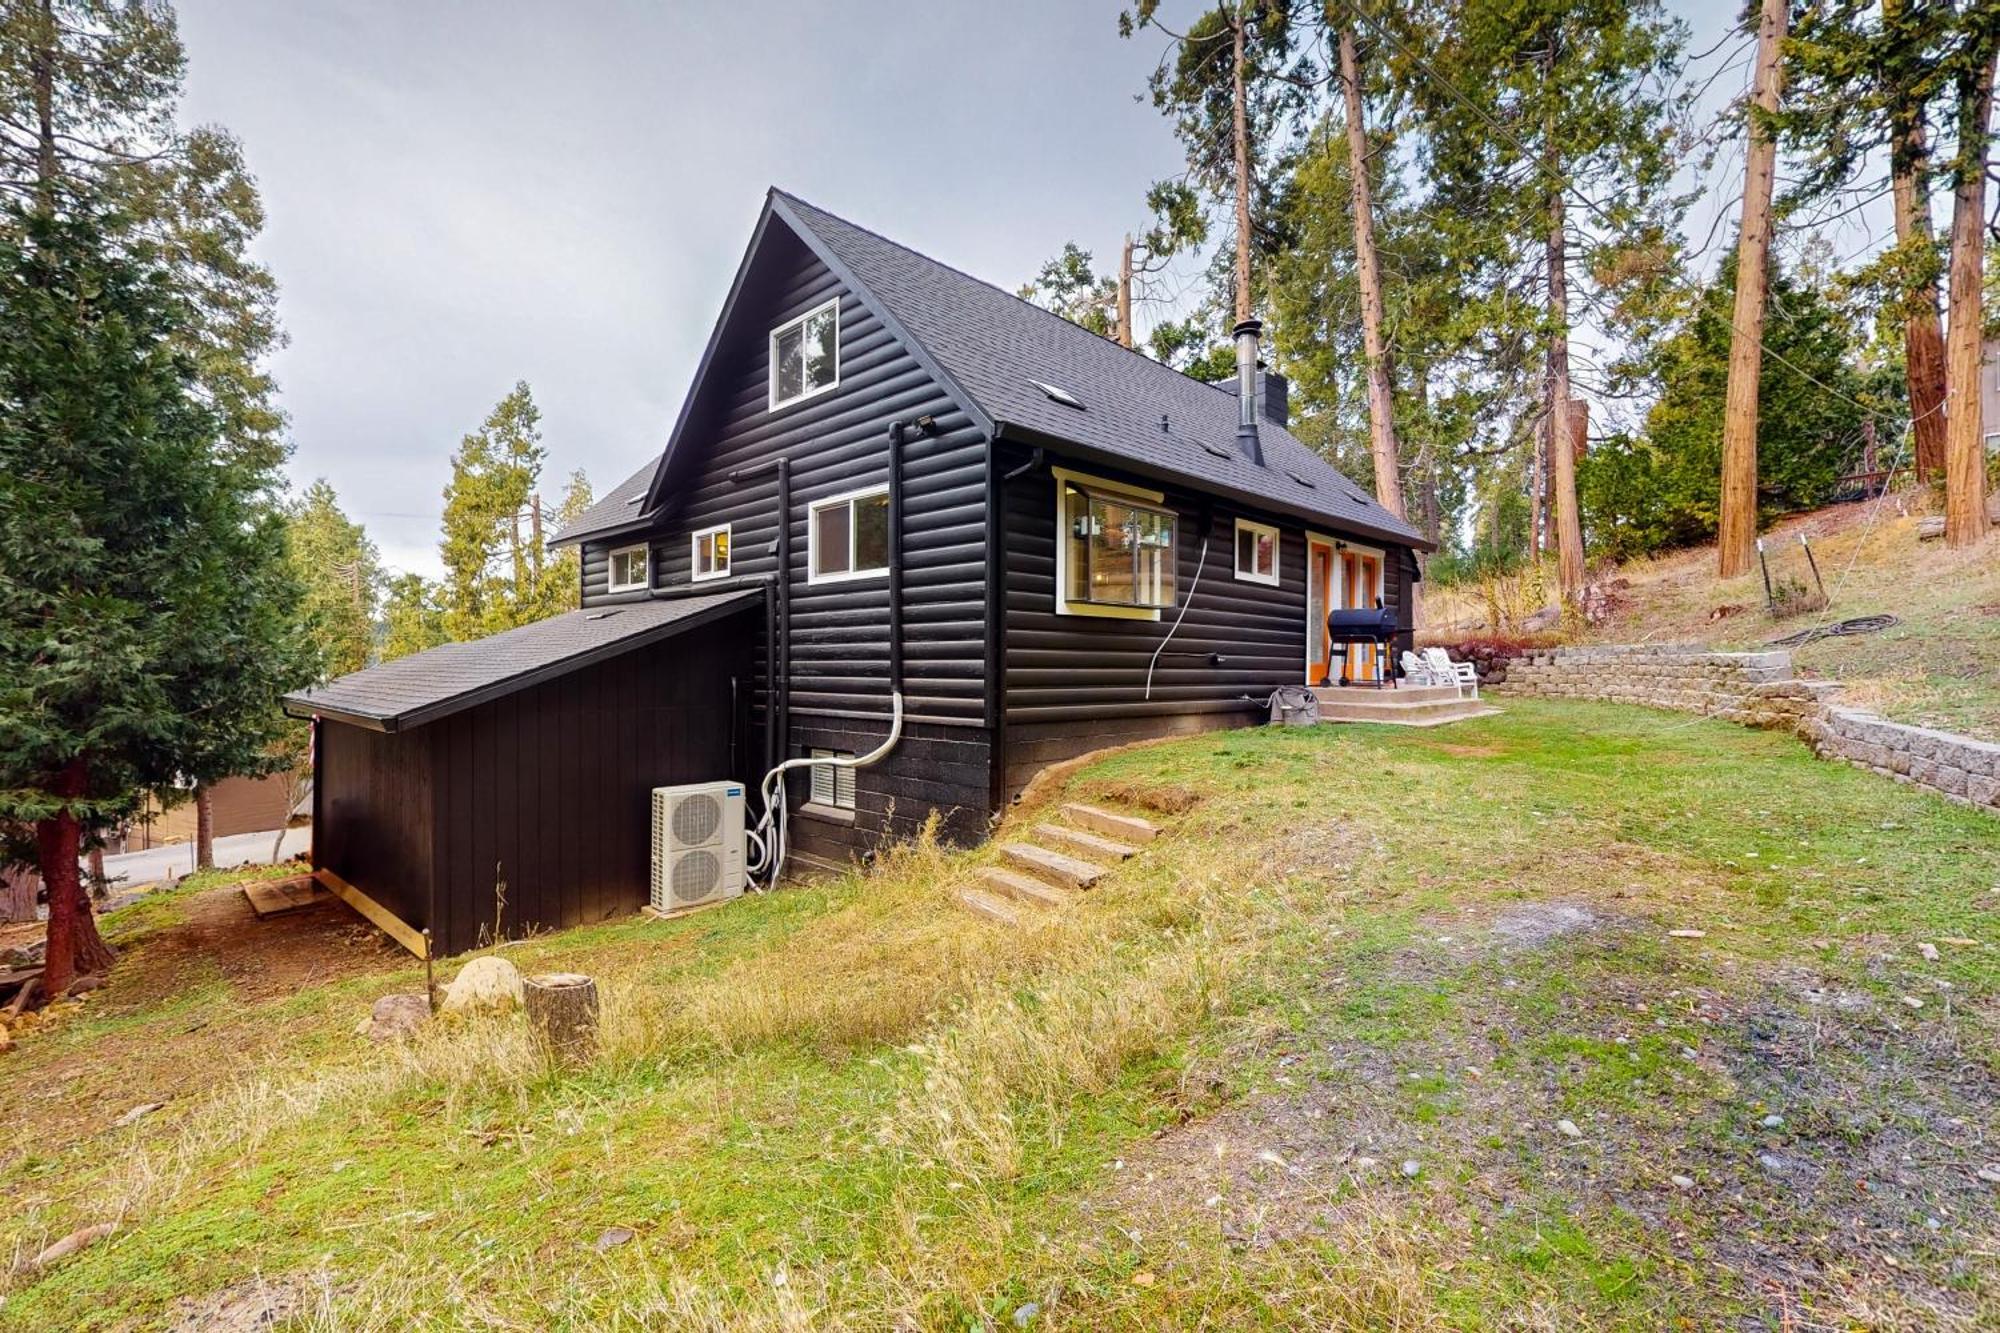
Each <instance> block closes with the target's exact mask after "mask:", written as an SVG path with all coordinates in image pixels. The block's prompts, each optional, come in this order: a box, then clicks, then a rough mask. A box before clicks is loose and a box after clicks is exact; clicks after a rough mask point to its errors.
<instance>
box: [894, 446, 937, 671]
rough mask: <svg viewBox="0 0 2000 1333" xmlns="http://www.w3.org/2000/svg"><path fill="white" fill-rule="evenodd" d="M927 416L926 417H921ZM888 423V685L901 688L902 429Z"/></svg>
mask: <svg viewBox="0 0 2000 1333" xmlns="http://www.w3.org/2000/svg"><path fill="white" fill-rule="evenodd" d="M924 420H928V418H924ZM905 429H906V428H905V426H904V424H903V423H902V422H900V421H892V422H890V423H889V688H890V689H891V690H894V691H897V692H898V693H900V692H901V691H902V688H903V432H904V430H905Z"/></svg>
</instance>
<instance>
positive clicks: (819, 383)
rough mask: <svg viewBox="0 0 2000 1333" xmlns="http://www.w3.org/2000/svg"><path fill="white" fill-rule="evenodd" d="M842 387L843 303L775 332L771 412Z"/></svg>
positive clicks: (819, 309) (815, 311) (811, 313)
mask: <svg viewBox="0 0 2000 1333" xmlns="http://www.w3.org/2000/svg"><path fill="white" fill-rule="evenodd" d="M839 384H840V299H839V298H838V297H835V298H834V299H833V300H831V301H828V302H827V303H826V304H825V305H822V306H815V307H814V308H813V309H811V310H808V311H807V312H806V313H805V314H803V315H800V316H799V317H798V318H797V319H795V320H793V321H792V322H791V323H789V324H780V325H779V326H778V327H777V328H775V329H772V330H771V408H772V410H773V411H775V410H776V409H778V408H780V407H783V406H785V404H787V403H796V402H799V401H801V400H803V399H806V398H810V397H812V396H813V395H814V394H818V393H825V392H826V391H827V390H828V389H832V388H836V387H838V386H839Z"/></svg>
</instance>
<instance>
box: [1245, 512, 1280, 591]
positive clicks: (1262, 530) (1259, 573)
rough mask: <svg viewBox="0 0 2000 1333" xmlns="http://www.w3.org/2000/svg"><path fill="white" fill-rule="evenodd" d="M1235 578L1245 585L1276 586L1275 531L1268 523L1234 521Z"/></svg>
mask: <svg viewBox="0 0 2000 1333" xmlns="http://www.w3.org/2000/svg"><path fill="white" fill-rule="evenodd" d="M1236 577H1237V578H1239V579H1241V580H1243V582H1245V583H1268V584H1270V585H1271V586H1272V587H1274V588H1275V587H1277V586H1278V530H1277V529H1276V528H1274V527H1272V526H1271V525H1270V524H1268V523H1252V522H1251V521H1250V520H1249V519H1247V518H1239V519H1237V520H1236Z"/></svg>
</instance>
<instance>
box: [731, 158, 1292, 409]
mask: <svg viewBox="0 0 2000 1333" xmlns="http://www.w3.org/2000/svg"><path fill="white" fill-rule="evenodd" d="M771 193H772V194H775V195H777V196H779V197H780V198H782V199H786V200H788V201H790V202H791V203H794V204H797V205H798V206H800V207H801V208H808V209H811V210H812V211H813V212H815V213H819V214H823V215H824V216H826V217H829V218H832V219H833V220H834V221H835V222H838V223H839V224H840V225H842V226H843V227H852V228H854V230H856V231H858V232H860V233H862V234H863V235H864V236H872V237H874V238H875V239H876V240H878V241H880V242H882V244H884V245H886V246H889V247H891V248H892V249H896V250H900V251H902V252H903V253H904V254H906V255H914V256H916V257H917V258H918V259H921V260H923V261H924V262H925V263H926V264H934V265H936V266H937V267H939V268H941V269H943V270H945V271H946V272H947V273H956V274H957V275H958V276H959V277H961V278H964V279H965V280H966V281H967V282H976V283H978V284H979V285H980V286H981V287H986V288H989V289H991V290H993V291H996V292H998V293H1000V295H1002V296H1004V297H1006V298H1008V299H1009V300H1011V301H1016V302H1019V303H1020V304H1021V305H1022V306H1025V307H1026V308H1027V309H1029V310H1032V311H1034V312H1035V313H1036V314H1038V315H1045V316H1047V317H1048V318H1050V319H1053V320H1057V321H1059V322H1060V323H1063V324H1067V325H1069V326H1070V327H1071V328H1073V329H1076V330H1079V331H1080V332H1083V333H1087V334H1089V335H1090V336H1091V337H1093V338H1095V339H1097V340H1098V341H1099V342H1101V343H1103V344H1104V345H1105V346H1107V347H1115V348H1117V349H1118V350H1119V351H1121V352H1123V353H1125V354H1126V355H1128V356H1135V357H1138V358H1139V359H1140V360H1141V361H1143V362H1145V363H1146V364H1147V365H1149V366H1157V367H1158V368H1159V369H1161V370H1164V371H1168V372H1170V373H1172V374H1175V375H1179V376H1180V377H1181V378H1182V379H1184V380H1186V381H1187V382H1188V383H1190V384H1199V385H1201V387H1202V388H1204V389H1210V390H1213V391H1214V392H1216V393H1222V394H1228V393H1229V390H1227V389H1225V388H1223V387H1222V386H1220V385H1217V384H1211V383H1209V382H1208V381H1207V380H1200V379H1196V378H1195V377H1194V376H1192V375H1190V374H1188V373H1187V372H1186V371H1184V370H1180V369H1177V368H1176V367H1174V366H1170V365H1168V364H1167V363H1166V362H1164V361H1162V360H1160V359H1159V358H1158V357H1156V356H1149V355H1147V354H1146V353H1145V352H1142V351H1140V350H1139V349H1138V348H1136V347H1127V346H1126V345H1125V344H1124V343H1122V342H1119V341H1118V340H1117V339H1116V338H1111V337H1107V336H1105V335H1104V334H1102V333H1099V332H1098V331H1097V330H1096V329H1092V328H1086V327H1085V326H1084V325H1082V324H1079V323H1077V322H1076V321H1075V320H1073V319H1070V318H1068V317H1066V316H1063V315H1059V314H1057V313H1056V312H1055V311H1053V310H1051V309H1049V308H1048V307H1047V306H1043V305H1036V304H1035V303H1034V302H1033V301H1030V300H1029V299H1028V298H1027V297H1025V296H1023V295H1021V294H1020V293H1019V292H1010V291H1008V290H1007V289H1006V288H1005V287H1002V286H1001V285H1000V284H999V283H997V282H989V281H987V280H986V279H985V278H982V277H980V276H979V275H978V274H976V273H968V272H966V271H965V270H964V269H962V268H960V267H958V266H957V265H956V264H947V263H945V262H944V261H943V260H942V259H938V258H935V257H934V256H931V255H927V254H925V253H924V252H923V251H921V250H918V249H915V248H914V247H911V246H908V245H905V244H903V243H902V242H901V241H899V240H897V239H895V238H894V237H893V236H884V235H883V234H882V233H881V232H879V231H876V230H875V229H874V228H873V227H864V226H863V225H861V224H860V223H859V222H856V221H854V220H853V219H852V218H847V217H842V216H841V215H840V214H838V213H836V212H834V211H833V210H832V209H830V208H821V207H820V206H819V205H818V204H815V203H813V202H812V201H811V200H810V199H801V198H800V197H799V196H797V195H795V194H793V193H792V192H791V191H790V190H783V189H780V188H778V187H777V186H775V185H773V186H772V187H771ZM1230 396H1231V397H1234V396H1235V395H1234V394H1230ZM1278 429H1280V430H1282V431H1285V432H1286V433H1287V434H1290V433H1291V428H1290V427H1289V426H1283V425H1280V426H1279V427H1278ZM1293 438H1294V439H1296V438H1297V437H1296V436H1294V437H1293ZM1302 443H1303V441H1302Z"/></svg>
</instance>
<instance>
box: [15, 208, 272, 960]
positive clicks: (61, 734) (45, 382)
mask: <svg viewBox="0 0 2000 1333" xmlns="http://www.w3.org/2000/svg"><path fill="white" fill-rule="evenodd" d="M70 211H71V213H72V214H78V215H77V216H70V217H66V218H62V219H57V218H52V217H49V216H46V215H42V216H22V215H20V214H19V213H18V212H17V213H15V214H14V215H12V216H10V217H9V218H7V220H6V225H5V226H4V227H0V822H4V821H15V822H18V823H25V824H32V825H33V826H34V830H35V838H36V845H37V852H38V858H37V859H38V862H39V868H40V871H41V875H42V879H43V882H44V884H45V885H46V886H47V889H48V895H49V925H48V954H47V963H46V967H47V971H46V974H45V978H44V984H45V986H46V988H47V991H48V992H49V993H51V994H59V993H61V991H62V990H63V989H64V988H65V987H66V986H67V985H68V984H69V982H70V980H71V979H72V978H73V977H74V976H76V975H77V974H78V973H80V972H94V971H101V970H102V969H103V968H105V967H106V966H108V965H109V963H110V962H111V951H110V949H109V948H108V947H107V946H106V945H105V943H104V941H103V939H102V937H101V936H100V935H99V934H98V932H97V928H96V924H95V921H94V919H93V917H92V914H91V908H90V903H89V900H88V897H87V895H86V893H85V892H84V889H83V887H82V885H81V884H80V883H79V875H78V869H77V856H78V852H79V849H80V845H81V843H82V841H83V840H84V837H85V835H86V833H87V832H88V830H90V829H91V828H93V827H96V826H100V825H102V824H103V823H105V822H107V821H109V820H110V819H112V818H115V817H116V816H118V815H120V814H122V813H123V812H125V811H127V810H129V809H130V807H131V805H132V802H133V799H134V793H136V792H140V791H144V790H149V789H152V790H157V789H162V788H165V787H168V786H170V785H171V784H172V783H173V782H174V781H175V780H176V779H177V778H180V777H182V776H184V775H191V776H195V777H197V778H200V777H203V776H210V775H213V774H215V773H217V772H219V771H240V770H235V769H230V768H229V766H230V765H231V764H234V763H237V762H238V761H239V760H242V759H243V758H244V757H245V756H246V755H248V756H252V757H253V758H254V756H255V754H256V753H258V752H260V751H261V750H262V748H263V747H264V746H265V745H266V744H268V742H269V741H270V739H271V738H272V736H273V734H274V731H275V726H276V717H277V710H276V708H275V707H274V703H275V700H276V697H277V696H278V695H279V694H280V693H282V692H283V691H284V690H286V689H289V688H292V687H294V686H297V685H300V684H303V683H304V678H303V673H302V672H301V671H300V669H299V668H300V655H299V653H298V651H297V644H298V637H297V635H296V632H295V631H296V623H295V621H294V619H293V617H292V614H291V608H292V605H293V603H294V601H295V600H296V589H295V587H293V586H292V584H291V582H290V580H289V577H288V572H287V569H286V566H285V563H284V560H283V558H282V556H283V546H282V528H281V524H280V521H279V517H278V515H277V512H276V510H275V507H274V505H273V504H272V503H271V496H272V493H273V490H274V487H275V483H276V477H275V474H274V472H273V470H272V469H271V467H270V466H269V465H268V464H267V463H264V462H261V461H260V460H259V459H257V458H256V457H255V456H253V455H247V454H244V453H241V452H237V451H231V450H227V449H225V448H223V447H222V433H223V430H224V416H223V413H222V412H221V411H219V410H218V409H217V408H216V407H215V406H214V405H213V404H212V402H211V401H210V400H209V398H208V396H207V395H206V394H205V393H204V392H203V389H202V384H201V377H200V371H199V369H198V368H197V367H196V366H195V365H194V363H193V360H192V358H191V357H190V355H189V352H188V347H187V343H186V342H185V340H184V339H183V338H182V337H181V336H180V335H181V332H182V329H183V324H184V321H185V320H186V319H188V318H189V317H190V312H189V311H188V309H187V306H186V302H185V297H184V294H183V291H182V289H181V288H180V286H179V284H178V283H177V282H176V281H175V280H174V275H173V274H172V273H171V272H169V271H166V270H163V269H161V268H160V267H158V266H147V265H144V264H142V263H139V262H137V261H135V260H134V259H133V258H132V257H131V255H130V254H129V253H128V252H126V250H125V249H124V247H123V246H122V245H121V244H120V243H119V241H118V239H117V238H118V237H119V236H120V235H121V234H122V233H121V232H120V230H119V227H118V225H117V224H116V223H115V222H114V224H113V225H111V226H108V227H107V226H106V225H104V224H103V223H101V222H100V221H98V220H97V219H96V218H95V217H92V216H90V215H88V214H87V213H84V211H83V210H82V208H81V207H80V206H78V205H76V204H74V203H73V204H72V205H71V208H70ZM252 766H253V767H254V765H252Z"/></svg>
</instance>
